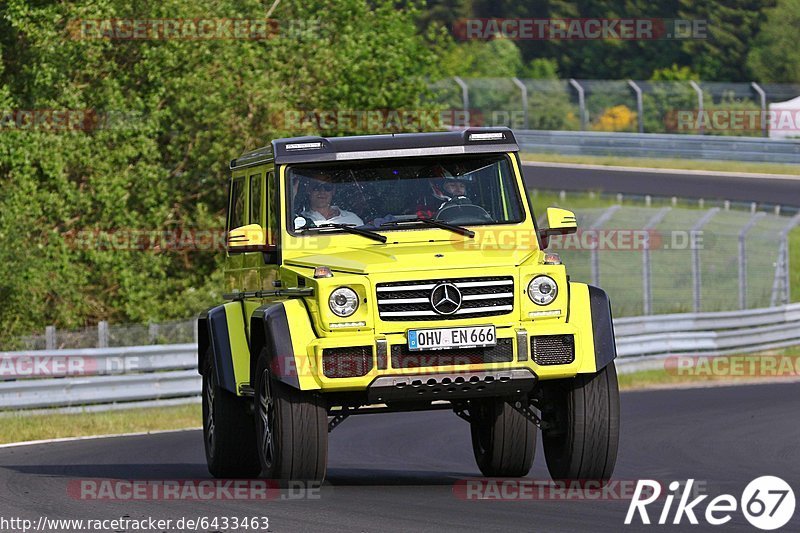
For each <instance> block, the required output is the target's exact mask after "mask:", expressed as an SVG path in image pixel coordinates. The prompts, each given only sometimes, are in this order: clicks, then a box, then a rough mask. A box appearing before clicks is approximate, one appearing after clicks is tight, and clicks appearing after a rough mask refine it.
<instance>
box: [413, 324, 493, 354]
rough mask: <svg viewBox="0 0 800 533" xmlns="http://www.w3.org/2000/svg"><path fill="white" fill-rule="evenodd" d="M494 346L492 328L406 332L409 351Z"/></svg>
mask: <svg viewBox="0 0 800 533" xmlns="http://www.w3.org/2000/svg"><path fill="white" fill-rule="evenodd" d="M496 344H497V337H496V336H495V332H494V326H470V327H463V328H437V329H410V330H408V349H409V350H446V349H449V348H472V347H475V346H495V345H496Z"/></svg>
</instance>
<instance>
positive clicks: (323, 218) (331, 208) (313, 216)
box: [300, 172, 364, 226]
mask: <svg viewBox="0 0 800 533" xmlns="http://www.w3.org/2000/svg"><path fill="white" fill-rule="evenodd" d="M307 191H308V205H307V206H306V208H305V210H304V211H302V212H301V213H300V215H301V216H304V217H306V218H308V219H310V220H312V221H313V222H314V224H316V225H317V226H320V225H322V224H350V225H354V226H363V225H364V221H363V220H361V218H360V217H359V216H358V215H356V214H355V213H353V212H351V211H347V210H345V209H340V208H339V207H337V206H335V205H331V204H332V202H333V195H334V194H335V193H336V184H335V183H333V181H331V177H330V175H329V174H328V173H327V172H317V173H316V174H314V175H313V176H312V179H310V180H309V182H308V183H307Z"/></svg>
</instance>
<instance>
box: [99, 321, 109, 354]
mask: <svg viewBox="0 0 800 533" xmlns="http://www.w3.org/2000/svg"><path fill="white" fill-rule="evenodd" d="M97 347H98V348H108V322H106V321H105V320H101V321H100V322H98V323H97Z"/></svg>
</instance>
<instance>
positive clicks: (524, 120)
mask: <svg viewBox="0 0 800 533" xmlns="http://www.w3.org/2000/svg"><path fill="white" fill-rule="evenodd" d="M511 80H512V81H513V82H514V83H515V84H516V86H517V87H519V90H520V93H521V95H522V123H523V127H524V128H525V129H526V130H527V129H528V88H527V87H525V84H524V83H522V82H521V81H520V80H519V78H511Z"/></svg>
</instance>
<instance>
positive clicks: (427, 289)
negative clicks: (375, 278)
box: [377, 276, 514, 321]
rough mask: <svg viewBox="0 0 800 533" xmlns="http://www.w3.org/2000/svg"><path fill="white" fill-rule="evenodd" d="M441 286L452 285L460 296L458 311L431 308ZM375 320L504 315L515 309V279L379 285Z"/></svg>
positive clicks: (496, 278) (442, 280) (485, 278)
mask: <svg viewBox="0 0 800 533" xmlns="http://www.w3.org/2000/svg"><path fill="white" fill-rule="evenodd" d="M442 283H452V284H453V285H455V286H456V287H457V288H458V290H459V292H460V293H461V307H460V308H459V309H458V310H457V311H455V312H454V313H452V314H440V313H438V312H436V311H435V310H434V309H433V306H432V305H431V292H432V291H433V289H434V287H436V286H437V285H439V284H442ZM377 295H378V316H380V318H381V320H392V321H396V320H453V319H464V318H472V317H484V316H495V315H505V314H507V313H510V312H511V311H512V310H513V309H514V278H513V277H511V276H495V277H483V278H456V279H432V280H424V281H397V282H392V283H378V285H377Z"/></svg>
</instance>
